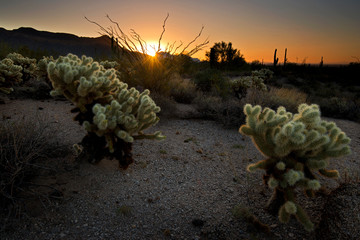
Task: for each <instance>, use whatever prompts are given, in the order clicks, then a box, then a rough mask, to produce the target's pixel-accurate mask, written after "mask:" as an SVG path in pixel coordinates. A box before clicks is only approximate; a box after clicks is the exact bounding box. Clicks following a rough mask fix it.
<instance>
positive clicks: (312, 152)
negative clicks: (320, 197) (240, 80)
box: [240, 104, 351, 231]
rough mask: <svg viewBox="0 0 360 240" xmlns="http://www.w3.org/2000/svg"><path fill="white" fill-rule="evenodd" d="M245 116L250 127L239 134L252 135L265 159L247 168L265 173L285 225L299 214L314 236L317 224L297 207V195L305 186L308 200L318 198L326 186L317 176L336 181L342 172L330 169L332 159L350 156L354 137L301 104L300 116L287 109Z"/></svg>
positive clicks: (273, 206)
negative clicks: (322, 188) (313, 232)
mask: <svg viewBox="0 0 360 240" xmlns="http://www.w3.org/2000/svg"><path fill="white" fill-rule="evenodd" d="M244 113H245V114H246V124H245V125H242V126H241V127H240V133H242V134H245V135H248V136H250V137H251V138H252V140H253V143H254V144H255V145H256V147H257V148H258V150H259V151H260V152H261V153H262V154H263V155H264V156H265V157H266V159H265V160H262V161H260V162H257V163H254V164H250V165H249V166H248V167H247V169H248V171H250V172H252V171H255V170H256V169H263V170H265V171H266V173H265V174H264V176H263V179H264V182H265V184H266V185H267V186H269V187H270V188H272V189H273V190H274V192H273V196H272V198H271V199H270V201H269V204H268V207H269V210H270V211H271V212H272V213H273V214H274V213H277V214H278V215H279V220H280V221H281V222H284V223H286V222H288V221H289V220H290V217H291V216H292V215H294V216H295V217H296V218H297V220H298V221H299V222H300V223H302V224H303V226H304V227H305V229H306V230H307V231H312V230H313V229H314V224H313V223H312V222H311V221H310V219H309V217H308V215H307V214H306V212H305V211H304V209H303V208H302V207H301V206H300V204H298V203H297V202H296V196H295V190H296V188H298V187H301V188H303V189H304V190H305V193H306V195H307V196H313V195H314V193H315V191H317V190H319V189H320V187H321V184H320V182H319V180H317V178H316V176H315V174H314V173H313V172H318V173H319V174H321V175H323V176H325V177H329V178H337V177H338V176H339V173H338V171H337V170H327V169H326V168H327V167H328V165H329V158H332V157H341V156H345V155H348V154H350V153H351V151H350V147H349V143H350V138H348V137H347V136H346V134H345V133H344V132H342V131H341V130H340V128H338V127H337V126H336V124H335V123H334V122H327V121H324V120H321V118H320V110H319V107H318V106H317V105H310V106H309V105H307V104H301V105H300V106H299V107H298V113H297V114H292V113H290V112H287V111H286V109H285V108H284V107H279V108H278V109H277V111H276V112H275V111H273V110H271V109H269V108H265V109H263V110H262V108H261V106H259V105H257V106H254V107H253V106H251V105H250V104H246V105H245V107H244Z"/></svg>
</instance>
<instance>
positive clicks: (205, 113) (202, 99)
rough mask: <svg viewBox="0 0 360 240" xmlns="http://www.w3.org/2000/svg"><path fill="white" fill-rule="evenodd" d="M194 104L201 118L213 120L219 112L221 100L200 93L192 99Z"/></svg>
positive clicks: (217, 97)
mask: <svg viewBox="0 0 360 240" xmlns="http://www.w3.org/2000/svg"><path fill="white" fill-rule="evenodd" d="M194 104H195V106H196V109H197V111H198V112H199V113H200V114H201V116H202V118H206V119H213V120H215V119H216V116H217V114H218V112H219V111H221V110H220V109H221V104H222V99H221V97H219V96H213V95H209V94H205V93H200V94H199V95H198V96H197V97H196V98H195V99H194Z"/></svg>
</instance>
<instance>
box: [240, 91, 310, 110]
mask: <svg viewBox="0 0 360 240" xmlns="http://www.w3.org/2000/svg"><path fill="white" fill-rule="evenodd" d="M244 102H246V103H250V104H252V105H261V106H264V107H269V108H278V107H280V106H284V107H285V108H286V109H287V110H289V111H290V112H293V113H294V112H296V110H297V106H299V105H300V104H302V103H307V102H308V96H307V94H305V93H303V92H301V91H299V90H296V89H293V88H275V87H272V88H270V90H269V91H262V90H257V89H250V90H249V91H248V93H247V95H246V97H245V98H244Z"/></svg>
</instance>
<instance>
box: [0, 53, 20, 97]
mask: <svg viewBox="0 0 360 240" xmlns="http://www.w3.org/2000/svg"><path fill="white" fill-rule="evenodd" d="M21 71H22V67H21V66H18V65H15V64H14V62H13V61H12V60H11V59H9V58H4V59H3V60H1V61H0V92H3V93H6V94H9V93H10V92H12V91H13V89H12V86H13V85H14V84H15V83H18V82H21V81H22V78H21V77H22V73H21Z"/></svg>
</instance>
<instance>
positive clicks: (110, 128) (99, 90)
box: [48, 54, 164, 168]
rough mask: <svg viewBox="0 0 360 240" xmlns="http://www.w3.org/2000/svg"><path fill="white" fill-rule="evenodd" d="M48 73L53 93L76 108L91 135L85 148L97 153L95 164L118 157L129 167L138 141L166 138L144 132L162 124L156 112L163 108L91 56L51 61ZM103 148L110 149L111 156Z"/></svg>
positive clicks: (94, 155)
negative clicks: (59, 95) (62, 96)
mask: <svg viewBox="0 0 360 240" xmlns="http://www.w3.org/2000/svg"><path fill="white" fill-rule="evenodd" d="M48 74H49V78H50V80H51V82H52V84H53V87H54V90H53V91H52V92H51V94H52V95H57V94H63V95H65V97H67V98H68V99H69V100H71V101H72V102H73V103H74V104H75V105H76V108H75V109H73V110H72V112H78V115H77V116H76V117H75V120H78V121H79V122H80V124H81V125H83V126H84V127H85V129H86V130H87V131H88V132H89V134H88V136H87V137H85V138H84V139H83V142H82V145H84V147H85V148H87V149H88V151H93V152H92V154H89V155H90V157H91V158H94V159H95V161H99V160H101V159H102V158H103V157H104V156H110V157H116V158H117V159H118V160H119V162H120V165H121V166H122V167H124V168H126V167H127V166H128V165H129V164H130V163H131V162H132V158H131V153H130V152H131V143H132V142H133V141H134V139H144V138H147V139H158V140H161V139H163V138H164V136H162V135H161V133H160V132H155V133H154V134H150V135H148V134H144V133H143V130H145V129H147V128H149V127H150V126H152V125H155V124H156V123H157V122H158V121H159V118H158V117H157V116H156V113H158V112H160V108H159V107H158V106H156V104H155V103H154V101H153V100H152V99H151V98H150V97H149V93H150V92H149V91H148V90H145V91H144V92H143V93H139V91H137V90H136V89H135V88H131V89H128V85H127V84H126V83H123V82H120V81H119V79H118V78H117V77H116V73H115V70H114V69H108V70H106V69H105V68H104V67H103V66H102V65H100V64H99V63H97V62H94V61H93V59H92V58H90V57H85V56H83V57H82V58H81V59H79V58H78V57H77V56H75V55H72V54H68V55H67V56H66V57H59V58H58V59H57V60H56V61H54V62H50V63H49V64H48ZM102 148H107V149H108V154H105V153H104V151H103V149H102ZM95 149H98V150H95ZM94 151H95V152H94Z"/></svg>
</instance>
